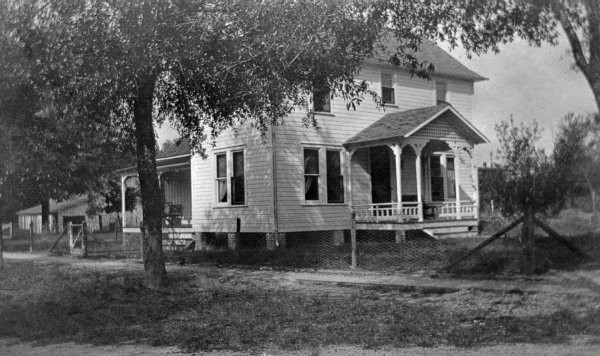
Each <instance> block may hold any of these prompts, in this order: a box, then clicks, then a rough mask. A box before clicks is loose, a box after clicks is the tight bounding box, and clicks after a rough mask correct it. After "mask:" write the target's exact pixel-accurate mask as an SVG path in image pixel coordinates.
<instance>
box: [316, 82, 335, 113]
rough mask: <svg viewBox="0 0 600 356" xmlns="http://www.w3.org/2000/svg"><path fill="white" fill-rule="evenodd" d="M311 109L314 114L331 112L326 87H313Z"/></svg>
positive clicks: (329, 98)
mask: <svg viewBox="0 0 600 356" xmlns="http://www.w3.org/2000/svg"><path fill="white" fill-rule="evenodd" d="M313 109H314V110H315V112H331V97H330V96H329V89H328V88H327V87H326V86H320V87H315V88H314V90H313Z"/></svg>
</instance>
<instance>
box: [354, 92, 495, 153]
mask: <svg viewBox="0 0 600 356" xmlns="http://www.w3.org/2000/svg"><path fill="white" fill-rule="evenodd" d="M444 114H448V115H444ZM442 115H444V116H450V117H451V118H452V120H451V121H452V124H453V125H456V126H457V127H458V128H460V129H461V131H462V132H465V133H466V134H467V136H468V137H467V138H468V139H469V141H471V142H472V143H474V144H478V143H486V142H489V140H488V139H487V138H486V137H485V136H484V135H483V134H482V133H481V132H479V130H477V129H476V128H475V126H473V124H471V123H470V122H469V121H468V120H466V119H465V118H464V117H462V115H460V114H459V113H458V112H457V111H456V109H454V108H453V107H452V106H451V105H450V104H447V103H441V104H438V105H435V106H429V107H425V108H419V109H413V110H407V111H402V112H397V113H391V114H387V115H385V116H383V117H382V118H381V119H379V120H377V121H376V122H374V123H373V124H371V125H369V126H368V127H367V128H365V129H364V130H362V131H360V132H359V133H358V134H356V135H354V136H352V137H351V138H349V139H348V140H347V141H346V142H344V144H343V145H344V147H345V148H349V149H351V148H356V147H365V146H374V145H377V144H384V143H388V142H390V141H393V140H398V139H402V138H409V137H411V136H412V135H413V134H415V133H416V132H418V131H419V130H421V129H422V128H423V127H425V126H426V125H427V124H429V123H431V122H432V121H434V120H436V119H437V118H439V117H441V116H442Z"/></svg>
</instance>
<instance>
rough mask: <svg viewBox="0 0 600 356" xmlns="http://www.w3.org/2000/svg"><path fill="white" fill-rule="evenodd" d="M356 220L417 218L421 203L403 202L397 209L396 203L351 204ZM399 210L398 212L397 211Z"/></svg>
mask: <svg viewBox="0 0 600 356" xmlns="http://www.w3.org/2000/svg"><path fill="white" fill-rule="evenodd" d="M352 209H353V210H354V212H356V220H358V221H399V220H407V219H419V218H420V217H421V210H422V204H419V203H417V202H403V203H402V206H401V207H400V209H399V206H398V204H397V203H380V204H365V205H357V206H353V207H352ZM399 211H400V212H401V213H400V214H398V212H399Z"/></svg>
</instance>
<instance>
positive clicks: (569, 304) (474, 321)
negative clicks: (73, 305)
mask: <svg viewBox="0 0 600 356" xmlns="http://www.w3.org/2000/svg"><path fill="white" fill-rule="evenodd" d="M5 259H6V263H7V265H10V264H15V263H17V264H18V263H33V264H35V265H48V266H56V265H65V264H66V265H68V266H71V267H73V268H75V269H79V268H81V269H84V270H93V271H98V272H119V271H136V270H140V269H141V268H142V266H141V263H140V262H137V261H132V260H110V259H106V260H103V259H79V258H71V257H53V256H47V255H41V254H40V255H30V254H24V253H7V254H5ZM168 270H169V272H170V273H171V274H184V275H186V276H189V277H191V279H189V278H188V279H185V280H182V281H180V282H177V283H185V284H190V283H192V284H194V285H197V286H201V288H206V289H210V288H217V289H219V290H223V291H230V292H236V291H238V290H241V289H263V290H267V291H268V290H273V291H275V290H280V289H286V290H290V291H292V292H294V293H297V294H301V295H307V296H311V297H314V296H317V297H318V296H327V297H328V298H333V299H335V298H336V297H339V298H343V297H345V296H347V295H349V294H351V293H355V292H356V291H357V290H358V291H359V292H361V297H364V298H375V299H381V300H384V301H386V302H389V303H394V302H398V303H407V304H409V305H410V304H411V303H412V304H415V305H416V304H418V305H419V306H427V305H431V306H435V307H436V308H438V309H443V310H445V311H446V312H447V313H450V314H452V313H456V314H468V315H469V316H470V317H469V318H468V319H464V320H462V321H461V322H462V323H464V324H465V325H464V327H465V328H470V329H472V328H473V327H476V328H477V327H479V328H481V329H485V328H486V323H487V322H488V321H489V320H490V319H491V318H496V319H498V318H522V319H523V320H530V319H535V318H541V317H545V316H548V315H554V314H556V313H557V312H560V311H561V310H565V308H568V309H569V311H570V312H573V313H574V314H575V315H580V316H582V317H585V316H586V315H587V314H588V313H590V311H596V312H597V311H599V310H600V292H599V291H600V284H599V283H598V282H599V281H600V271H599V270H597V269H596V270H594V269H592V270H580V271H574V272H554V273H551V274H549V275H548V276H545V277H544V278H541V279H534V280H527V279H521V280H513V281H500V282H499V281H493V280H492V281H473V280H471V281H465V280H457V279H448V278H440V277H438V278H433V279H432V278H430V277H427V276H419V275H411V276H402V275H389V274H378V273H373V272H368V273H367V272H358V273H357V272H353V273H349V272H343V271H337V272H336V271H334V272H331V271H326V272H325V271H288V272H279V271H273V270H270V269H265V270H246V269H233V268H229V269H221V268H215V267H196V266H178V265H169V266H168ZM0 273H1V272H0ZM123 283H127V281H126V280H123ZM411 283H412V284H413V285H415V284H416V285H417V286H421V287H422V286H427V285H432V284H434V285H442V286H444V287H445V288H446V287H447V288H456V289H457V290H456V291H449V292H445V293H423V290H422V289H421V290H419V289H410V288H404V287H406V286H408V285H410V284H411ZM478 283H479V286H484V287H485V288H481V289H478V288H476V287H477V285H478ZM532 285H533V286H534V287H535V286H537V289H536V288H532ZM398 286H400V287H401V288H398ZM493 287H496V288H493ZM0 288H1V287H0ZM527 288H529V289H527ZM5 293H6V292H5ZM178 317H182V316H177V315H174V318H178ZM383 317H385V316H383ZM558 322H560V320H559V321H558ZM381 327H385V323H384V324H381ZM509 327H510V326H509ZM501 328H502V325H500V329H501ZM505 331H506V330H498V333H503V332H505ZM599 345H600V337H599V336H598V335H597V334H589V335H588V334H581V333H580V334H575V335H571V336H570V337H568V338H566V339H563V340H555V341H554V342H551V343H535V344H530V343H521V342H515V343H511V344H503V343H498V344H495V345H491V346H483V347H477V346H476V347H469V348H458V347H454V346H442V347H405V348H397V347H396V348H386V347H383V348H374V349H373V348H364V347H363V346H362V345H340V346H316V345H315V346H311V345H310V343H307V344H305V345H304V346H303V347H302V348H301V349H300V350H297V351H288V350H281V349H279V348H278V347H277V346H276V345H273V346H272V347H270V346H266V347H264V348H263V349H262V351H261V353H262V354H265V355H284V354H285V355H306V354H311V355H405V354H406V355H408V354H411V355H448V354H450V355H452V354H456V355H480V354H488V355H523V354H527V355H546V354H553V355H567V354H577V355H597V354H598V351H597V350H598V348H599ZM253 353H256V350H253ZM0 354H3V355H4V354H6V355H83V354H86V355H90V356H93V355H163V354H174V355H177V354H184V353H183V352H182V351H180V350H179V349H177V348H174V347H152V346H148V345H145V344H144V343H143V342H141V343H140V342H139V341H138V342H136V343H134V344H133V343H131V344H129V343H124V344H123V343H121V344H115V345H88V344H82V343H73V342H66V343H65V342H55V343H45V344H43V345H37V344H36V343H35V341H27V342H21V341H19V340H16V339H14V338H12V339H10V338H9V339H7V338H4V339H0ZM196 354H202V355H204V354H206V355H242V354H246V353H236V352H233V351H226V350H219V351H215V352H208V353H202V352H201V353H196Z"/></svg>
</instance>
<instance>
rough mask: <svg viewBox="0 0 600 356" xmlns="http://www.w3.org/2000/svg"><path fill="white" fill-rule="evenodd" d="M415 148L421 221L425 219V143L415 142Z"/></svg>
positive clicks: (418, 204) (413, 145)
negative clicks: (423, 164)
mask: <svg viewBox="0 0 600 356" xmlns="http://www.w3.org/2000/svg"><path fill="white" fill-rule="evenodd" d="M411 146H412V148H413V149H414V150H415V156H416V157H415V171H416V173H417V206H418V211H419V221H420V222H422V221H423V192H422V190H423V187H422V182H421V152H422V151H423V147H425V144H423V143H415V144H412V145H411Z"/></svg>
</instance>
